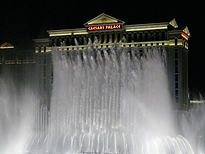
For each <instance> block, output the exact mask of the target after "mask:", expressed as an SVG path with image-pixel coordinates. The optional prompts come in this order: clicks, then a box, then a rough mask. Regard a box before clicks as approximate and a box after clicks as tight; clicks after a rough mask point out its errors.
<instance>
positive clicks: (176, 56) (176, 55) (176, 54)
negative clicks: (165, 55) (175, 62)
mask: <svg viewBox="0 0 205 154" xmlns="http://www.w3.org/2000/svg"><path fill="white" fill-rule="evenodd" d="M174 57H175V59H177V58H178V57H179V55H178V50H177V49H175V55H174Z"/></svg>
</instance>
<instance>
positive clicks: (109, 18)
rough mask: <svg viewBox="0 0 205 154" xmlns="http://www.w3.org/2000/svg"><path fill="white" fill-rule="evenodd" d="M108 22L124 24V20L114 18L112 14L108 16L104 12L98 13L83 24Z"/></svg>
mask: <svg viewBox="0 0 205 154" xmlns="http://www.w3.org/2000/svg"><path fill="white" fill-rule="evenodd" d="M108 23H109V24H110V23H121V24H124V23H125V22H124V21H122V20H119V19H117V18H114V17H112V16H109V15H107V14H105V13H102V14H100V15H98V16H97V17H95V18H93V19H91V20H90V21H88V22H86V23H85V24H84V26H86V27H87V26H88V25H98V24H108Z"/></svg>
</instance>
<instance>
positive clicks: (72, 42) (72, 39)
mask: <svg viewBox="0 0 205 154" xmlns="http://www.w3.org/2000/svg"><path fill="white" fill-rule="evenodd" d="M71 45H75V40H74V37H72V38H71Z"/></svg>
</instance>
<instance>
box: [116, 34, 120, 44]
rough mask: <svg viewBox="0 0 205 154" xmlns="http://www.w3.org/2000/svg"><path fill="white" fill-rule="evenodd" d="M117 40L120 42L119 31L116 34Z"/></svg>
mask: <svg viewBox="0 0 205 154" xmlns="http://www.w3.org/2000/svg"><path fill="white" fill-rule="evenodd" d="M117 42H120V33H118V34H117Z"/></svg>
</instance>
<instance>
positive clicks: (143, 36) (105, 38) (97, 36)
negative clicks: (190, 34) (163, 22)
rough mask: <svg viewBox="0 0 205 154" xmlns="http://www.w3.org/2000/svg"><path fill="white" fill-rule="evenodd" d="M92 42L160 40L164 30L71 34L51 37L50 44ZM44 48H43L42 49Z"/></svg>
mask: <svg viewBox="0 0 205 154" xmlns="http://www.w3.org/2000/svg"><path fill="white" fill-rule="evenodd" d="M88 38H90V39H91V41H92V43H109V42H120V41H122V42H142V41H160V40H166V33H165V31H162V32H159V31H157V32H153V31H151V32H139V33H137V32H129V33H126V34H122V33H120V32H116V33H113V32H111V33H94V34H90V35H89V36H88V35H82V36H76V37H74V36H71V37H66V38H64V37H62V38H59V37H57V38H51V46H62V45H65V46H69V45H86V44H88V43H89V39H88ZM44 50H45V49H44Z"/></svg>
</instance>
